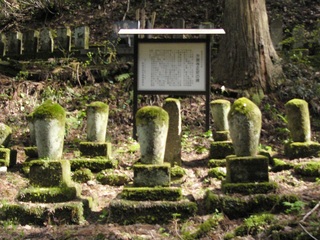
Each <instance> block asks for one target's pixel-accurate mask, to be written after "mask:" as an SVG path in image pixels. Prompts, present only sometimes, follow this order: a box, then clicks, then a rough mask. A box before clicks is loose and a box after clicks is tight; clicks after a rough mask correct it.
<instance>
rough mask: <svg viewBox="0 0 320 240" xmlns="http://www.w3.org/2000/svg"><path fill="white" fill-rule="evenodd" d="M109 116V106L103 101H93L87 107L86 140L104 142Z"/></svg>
mask: <svg viewBox="0 0 320 240" xmlns="http://www.w3.org/2000/svg"><path fill="white" fill-rule="evenodd" d="M108 118H109V106H108V105H107V104H105V103H103V102H93V103H91V104H89V105H88V107H87V140H88V141H89V142H105V140H106V132H107V126H108Z"/></svg>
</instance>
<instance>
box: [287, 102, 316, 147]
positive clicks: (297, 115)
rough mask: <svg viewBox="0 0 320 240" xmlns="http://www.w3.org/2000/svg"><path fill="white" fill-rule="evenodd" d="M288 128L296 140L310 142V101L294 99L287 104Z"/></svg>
mask: <svg viewBox="0 0 320 240" xmlns="http://www.w3.org/2000/svg"><path fill="white" fill-rule="evenodd" d="M285 109H286V115H287V120H288V129H289V130H290V134H291V137H292V140H293V141H294V142H308V141H310V139H311V126H310V117H309V108H308V103H307V102H306V101H305V100H303V99H292V100H290V101H288V102H287V103H286V104H285Z"/></svg>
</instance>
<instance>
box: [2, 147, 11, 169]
mask: <svg viewBox="0 0 320 240" xmlns="http://www.w3.org/2000/svg"><path fill="white" fill-rule="evenodd" d="M0 166H6V167H9V166H10V149H9V148H0Z"/></svg>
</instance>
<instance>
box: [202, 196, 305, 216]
mask: <svg viewBox="0 0 320 240" xmlns="http://www.w3.org/2000/svg"><path fill="white" fill-rule="evenodd" d="M298 200H299V198H298V197H297V196H296V195H280V194H254V195H248V196H230V195H217V194H215V193H213V192H212V191H211V190H207V191H206V193H205V196H204V204H205V208H206V210H205V212H206V213H207V214H210V213H214V212H216V210H219V211H221V212H223V213H224V214H226V215H227V216H228V217H229V218H230V219H236V218H243V217H247V216H249V215H251V214H254V213H259V212H271V213H278V212H285V211H286V210H287V209H288V207H287V206H285V205H284V202H290V203H294V202H296V201H298Z"/></svg>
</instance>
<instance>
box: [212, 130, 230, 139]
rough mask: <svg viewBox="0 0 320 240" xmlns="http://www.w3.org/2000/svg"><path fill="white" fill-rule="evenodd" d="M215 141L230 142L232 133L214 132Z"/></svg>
mask: <svg viewBox="0 0 320 240" xmlns="http://www.w3.org/2000/svg"><path fill="white" fill-rule="evenodd" d="M213 139H214V140H215V141H229V140H230V132H229V131H215V132H213Z"/></svg>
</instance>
